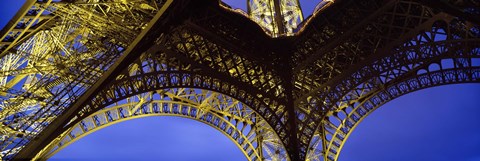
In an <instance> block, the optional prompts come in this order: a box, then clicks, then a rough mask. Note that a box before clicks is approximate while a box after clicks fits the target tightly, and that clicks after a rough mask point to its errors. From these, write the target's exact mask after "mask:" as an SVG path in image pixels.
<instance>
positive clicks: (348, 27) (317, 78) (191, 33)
mask: <svg viewBox="0 0 480 161" xmlns="http://www.w3.org/2000/svg"><path fill="white" fill-rule="evenodd" d="M139 2H140V1H139ZM152 2H153V1H152ZM168 2H171V1H168ZM205 2H207V1H205ZM347 2H348V3H347ZM162 3H163V1H162ZM174 3H176V5H173V7H175V9H177V10H178V11H177V12H173V11H171V12H167V14H166V15H167V16H165V17H163V18H164V19H161V20H159V21H162V22H158V24H156V23H155V25H159V24H160V25H159V26H160V27H159V29H157V30H155V29H154V31H153V30H152V31H151V32H150V31H149V32H148V34H147V35H148V36H146V37H147V38H146V39H142V40H148V41H145V42H143V43H140V45H139V46H140V47H138V48H139V49H138V50H136V49H137V48H135V47H129V48H128V49H130V48H134V49H132V50H134V51H135V52H133V53H135V54H134V56H132V57H128V58H133V59H132V60H131V61H127V62H128V63H125V64H122V65H121V68H119V69H118V70H119V72H115V74H113V76H111V77H110V76H109V75H107V76H105V75H104V73H108V71H110V70H109V68H110V67H111V66H112V64H113V65H115V64H114V62H117V60H118V59H120V58H119V57H120V55H122V56H123V55H125V54H127V55H128V54H129V52H124V51H129V50H128V49H125V48H124V47H125V46H128V45H131V43H132V42H131V41H132V40H133V39H134V38H135V36H134V35H141V34H138V33H140V29H137V28H135V29H136V30H135V32H133V33H132V32H131V31H130V32H128V33H129V34H125V35H126V37H125V36H122V37H120V38H121V39H118V40H117V39H115V35H117V34H120V33H124V31H123V30H121V29H122V27H121V26H119V25H113V27H117V28H115V29H108V30H109V31H111V32H108V33H102V32H100V31H103V30H102V29H101V27H97V28H99V29H97V28H94V29H96V30H99V31H98V33H102V34H100V35H94V36H93V37H92V39H95V40H89V39H88V36H85V37H84V38H82V39H81V40H80V39H78V40H76V41H78V42H76V41H65V42H63V41H62V42H57V41H55V40H45V42H49V43H51V44H55V43H58V44H60V46H61V45H62V43H63V45H64V46H67V45H65V44H69V43H71V44H84V46H86V47H79V48H78V51H76V52H78V53H79V55H82V56H85V57H88V59H86V58H85V60H84V59H79V60H81V61H73V62H75V63H76V64H74V65H72V66H62V65H58V66H56V67H55V70H52V71H53V72H52V71H50V72H45V71H47V70H49V69H50V68H45V69H43V68H42V69H38V71H37V73H34V74H37V75H41V74H38V73H42V72H43V73H54V74H45V75H42V76H41V77H38V79H40V78H42V79H45V80H42V81H37V82H36V83H37V84H36V85H33V86H34V87H35V88H37V87H38V89H40V90H36V91H35V93H29V92H26V93H24V94H22V95H21V96H22V98H25V99H24V100H28V101H29V100H33V102H34V103H35V106H36V108H37V109H40V110H38V111H37V112H38V114H37V113H35V114H33V115H30V114H29V115H27V116H22V117H21V118H20V119H19V118H15V117H13V116H15V115H12V116H10V117H11V118H10V120H13V121H11V122H7V123H6V124H7V126H8V127H14V128H11V129H10V131H9V129H7V128H5V129H6V130H4V131H2V134H3V133H7V134H8V137H9V138H7V139H4V140H2V142H1V145H2V150H5V149H6V150H8V151H7V152H6V154H5V155H4V156H8V157H7V159H8V158H10V157H13V155H14V154H17V150H18V149H21V148H22V147H23V146H24V145H27V143H29V141H30V142H35V140H34V138H35V137H37V136H38V137H37V138H42V139H43V140H42V143H49V141H48V139H52V137H51V138H46V137H49V135H43V136H41V135H38V133H37V132H42V129H44V128H46V127H52V126H48V125H50V123H52V120H54V119H56V117H55V116H59V115H60V114H63V113H64V110H65V111H67V112H69V111H73V112H72V113H74V114H72V115H73V116H72V117H70V116H68V118H67V119H65V120H67V121H63V122H62V123H59V124H57V125H58V126H57V128H55V129H56V130H57V131H60V132H65V133H63V134H61V135H60V134H59V135H60V137H58V138H57V139H55V138H56V137H53V139H52V140H53V142H50V143H51V144H50V146H49V149H46V150H44V151H42V153H41V154H39V155H38V157H46V156H50V155H52V154H54V153H55V150H57V149H61V148H63V147H65V146H66V145H68V144H69V143H71V142H73V141H75V140H77V139H79V138H81V137H82V136H84V135H87V134H88V133H90V132H93V131H95V130H97V129H101V128H103V127H106V126H108V125H111V124H114V123H116V122H120V121H122V120H128V119H132V118H138V117H147V116H164V115H169V116H180V117H187V118H192V119H195V120H198V121H201V122H203V123H206V124H208V125H210V126H212V127H214V128H216V129H217V130H219V131H221V132H222V133H224V134H225V135H226V136H227V137H229V138H230V139H232V141H234V142H235V143H236V144H237V146H239V147H240V148H241V149H243V152H244V154H246V156H247V158H249V159H250V160H255V159H272V160H274V159H280V160H288V159H290V160H304V159H307V160H311V161H312V160H324V161H330V160H337V158H338V155H339V154H340V150H341V148H342V146H343V144H344V143H345V141H346V140H347V138H348V136H349V134H350V133H351V132H352V131H353V129H354V128H355V127H356V125H358V124H359V123H360V122H361V121H362V120H363V119H364V118H365V117H366V116H367V115H368V114H369V113H371V112H372V111H374V110H375V109H376V108H378V107H379V106H381V105H382V104H384V103H386V102H388V101H390V100H392V99H395V98H397V97H399V96H401V95H404V94H407V93H409V92H413V91H416V90H420V89H424V88H429V87H434V86H439V85H445V84H456V83H478V82H479V78H478V77H479V66H480V64H479V63H478V62H479V61H478V59H479V57H480V56H479V53H480V51H479V50H480V49H479V46H480V39H479V37H480V29H479V26H478V24H474V23H471V22H469V21H465V20H463V19H461V18H458V17H455V16H453V15H449V14H447V13H444V12H441V11H437V10H436V9H435V8H432V7H429V6H426V5H425V4H423V3H421V2H420V1H413V0H389V1H378V0H364V1H361V2H360V1H354V0H350V1H339V3H337V4H335V3H334V4H333V5H332V6H331V7H329V8H326V9H323V10H322V12H323V13H321V14H317V15H316V16H317V17H314V18H312V19H310V20H308V22H306V23H305V25H306V26H305V28H304V29H302V30H303V31H302V33H299V34H298V35H296V36H297V38H292V39H290V38H285V39H275V40H272V39H270V38H269V37H268V36H266V35H265V33H263V32H262V31H261V29H260V28H259V27H258V26H256V25H255V24H254V23H253V22H250V21H249V20H248V19H246V18H244V17H243V16H240V15H238V14H236V13H233V12H228V11H227V10H224V8H222V7H219V6H217V5H211V4H210V6H209V3H203V1H202V2H197V1H181V0H180V1H175V2H174ZM211 3H212V4H213V3H216V1H211ZM138 6H142V5H132V7H138ZM71 7H75V5H71ZM190 7H191V8H190ZM192 8H195V10H190V9H192ZM86 9H91V11H92V12H97V11H99V9H97V8H95V7H92V8H86ZM64 10H65V8H64ZM157 10H158V9H157ZM157 10H155V11H157ZM60 11H63V10H60ZM122 11H124V10H122ZM141 11H145V9H143V8H142V9H139V11H137V12H141ZM334 11H335V12H334ZM65 12H66V11H65ZM152 13H155V12H153V11H152ZM118 15H122V14H118ZM107 18H108V17H107ZM150 18H151V16H148V17H146V18H144V19H145V21H146V20H149V19H150ZM118 19H119V20H123V19H121V18H118ZM133 19H135V18H132V22H133ZM171 19H174V20H171ZM62 20H63V19H62ZM87 20H89V19H87ZM65 22H69V21H66V20H65ZM69 23H70V22H69ZM96 23H98V22H96ZM295 23H296V22H295ZM78 24H80V25H83V26H91V24H90V21H85V22H81V23H78ZM100 24H102V23H100ZM119 24H121V23H119ZM149 25H150V26H152V25H151V24H149ZM133 26H135V25H133ZM252 26H253V27H252ZM64 28H66V29H70V28H73V27H71V26H70V28H69V27H64ZM87 28H88V27H87ZM55 30H57V29H56V28H55ZM55 30H52V31H55ZM117 30H118V31H117ZM114 31H117V32H114ZM55 32H57V31H55ZM58 32H59V33H62V32H64V33H63V34H67V33H68V32H67V31H66V30H65V31H63V30H62V31H58ZM85 33H89V34H90V33H97V31H95V32H93V31H91V32H88V31H86V32H85ZM85 33H81V32H80V35H81V34H84V35H89V34H85ZM142 33H143V31H142ZM68 34H70V33H68ZM78 34H79V33H77V32H75V33H73V34H72V35H73V36H72V37H75V36H78ZM105 35H106V36H105ZM38 37H39V38H43V37H42V36H41V35H40V34H39V36H38ZM44 37H47V36H44ZM105 37H106V39H110V40H105V39H104V38H105ZM117 41H120V42H117ZM39 42H40V41H39ZM37 43H38V42H37ZM36 45H38V44H35V43H33V45H32V46H36ZM136 45H138V44H133V46H136ZM84 48H91V49H100V50H98V51H89V50H87V51H85V50H84ZM35 49H36V48H35ZM32 50H33V48H32ZM282 50H284V51H282ZM26 51H28V50H26ZM39 51H43V50H39ZM46 52H49V53H50V52H57V51H46ZM290 52H291V53H290ZM58 53H60V54H58V55H61V54H63V53H62V52H61V51H60V52H58ZM92 53H93V56H89V55H87V54H92ZM36 54H38V53H36ZM32 55H33V54H32ZM29 56H30V55H26V57H29ZM90 57H93V58H90ZM62 58H64V59H65V60H68V59H69V57H62ZM64 59H61V60H64ZM95 59H98V60H100V61H98V60H95ZM72 60H75V59H72ZM103 60H108V61H105V62H102V61H103ZM66 62H67V63H68V61H66ZM56 68H62V69H56ZM107 70H108V71H107ZM25 71H26V70H24V71H21V72H25ZM21 72H20V73H19V74H18V73H17V74H18V75H21V74H25V73H21ZM55 72H57V73H55ZM72 72H73V73H75V74H77V75H75V74H70V75H62V74H63V73H72ZM12 73H13V74H12ZM59 73H62V74H59ZM8 74H10V75H15V72H11V73H7V75H8ZM10 75H8V76H10ZM103 78H105V79H107V80H106V81H105V82H106V83H102V84H101V85H102V86H99V87H95V89H93V90H92V91H93V92H91V93H95V94H92V96H88V95H87V96H85V95H82V94H83V93H84V92H85V91H87V90H88V91H90V87H93V86H94V85H95V84H96V82H98V80H101V79H103ZM22 79H23V77H22ZM27 85H29V84H28V83H27ZM103 85H104V86H103ZM32 89H33V88H32ZM49 92H50V93H51V94H53V95H48V94H49ZM85 93H88V92H85ZM0 94H1V93H0ZM40 96H41V97H40ZM215 96H217V97H215ZM27 98H28V99H27ZM206 98H216V99H218V98H222V99H224V101H225V102H226V103H227V104H228V103H230V105H232V106H231V107H229V108H224V107H223V106H222V104H221V103H219V102H221V101H218V100H217V101H216V102H215V101H213V102H212V101H199V100H205V99H206ZM227 98H228V99H227ZM11 100H13V99H11ZM77 100H82V101H78V102H80V103H78V102H76V101H77ZM213 100H215V99H213ZM162 101H163V102H162ZM14 103H16V102H14ZM132 104H137V105H132ZM202 104H203V105H202ZM240 104H241V105H240ZM16 105H17V106H15V107H13V106H11V108H12V109H13V111H15V109H16V108H20V107H21V105H22V104H16ZM163 105H166V108H155V107H164V106H163ZM207 105H210V106H207ZM236 105H238V107H239V108H240V109H241V110H240V111H242V110H244V111H242V112H238V111H237V112H233V111H229V110H227V111H225V109H233V108H234V107H236ZM71 107H78V108H75V109H74V110H71V109H72V108H71ZM212 107H213V108H212ZM247 107H248V108H247ZM1 112H3V111H1ZM107 113H108V114H107ZM0 114H2V113H0ZM122 114H123V115H122ZM2 116H3V115H2ZM5 116H6V115H5ZM61 116H63V115H61ZM207 116H211V117H207ZM23 118H27V119H25V120H26V121H25V120H21V119H23ZM217 118H218V119H219V122H218V123H215V122H216V121H215V119H217ZM28 119H30V120H28ZM18 120H20V121H18ZM32 120H33V121H32ZM39 120H40V121H39ZM212 120H213V121H212ZM239 120H242V121H239ZM15 121H17V122H15ZM220 122H222V123H225V124H222V123H220ZM17 124H18V125H17ZM13 125H15V126H13ZM223 125H225V126H223ZM264 125H265V126H264ZM267 125H268V126H267ZM2 126H3V124H2ZM97 126H98V127H97ZM259 126H262V127H261V128H260V127H259ZM228 127H231V128H232V130H231V131H229V128H228ZM244 127H245V128H244ZM247 127H249V128H247ZM12 129H13V130H12ZM31 129H35V133H27V131H29V130H31ZM245 129H247V131H244V130H245ZM252 129H258V130H257V131H260V132H257V131H255V130H252ZM235 130H237V131H235ZM248 130H250V131H248ZM262 130H263V132H262ZM252 131H253V132H252ZM21 132H23V133H21ZM236 132H238V135H235V134H237V133H236ZM52 133H54V132H52ZM54 134H55V133H54ZM263 135H268V137H269V138H274V139H272V140H273V141H272V140H268V139H267V140H265V139H263V140H262V139H259V136H262V137H263ZM3 136H7V135H3ZM45 138H46V139H45ZM252 138H255V139H256V140H255V139H252ZM2 139H3V138H2ZM32 140H33V141H32ZM44 140H47V141H44ZM247 140H248V141H247ZM267 143H269V144H267ZM14 144H15V145H14ZM11 145H14V146H15V149H14V150H12V149H8V148H10V147H12V146H11ZM264 145H265V146H264ZM269 146H271V148H270V147H269ZM35 148H36V147H33V148H30V149H35ZM276 148H277V149H276ZM273 149H275V150H273ZM279 149H280V150H279ZM37 150H38V148H37ZM268 151H270V152H271V153H269V152H268ZM272 151H275V152H272ZM26 153H30V152H25V153H24V154H25V155H26V156H28V155H30V154H26ZM267 153H268V154H267ZM2 157H3V152H2Z"/></svg>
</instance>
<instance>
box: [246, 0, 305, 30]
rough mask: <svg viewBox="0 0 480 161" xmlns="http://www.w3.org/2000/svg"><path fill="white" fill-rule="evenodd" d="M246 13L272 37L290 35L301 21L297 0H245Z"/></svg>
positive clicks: (301, 15)
mask: <svg viewBox="0 0 480 161" xmlns="http://www.w3.org/2000/svg"><path fill="white" fill-rule="evenodd" d="M247 3H248V15H249V17H250V19H252V20H253V21H255V22H256V23H258V25H260V26H261V27H262V28H264V29H265V30H266V32H267V33H268V34H270V35H271V36H272V37H279V36H292V35H293V34H294V33H295V30H296V29H297V27H298V25H299V24H300V23H301V22H302V21H303V13H302V10H301V9H300V2H298V0H247Z"/></svg>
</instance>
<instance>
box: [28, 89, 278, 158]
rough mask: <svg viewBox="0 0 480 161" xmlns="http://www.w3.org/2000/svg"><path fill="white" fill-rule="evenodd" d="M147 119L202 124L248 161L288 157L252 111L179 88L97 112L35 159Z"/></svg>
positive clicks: (220, 97)
mask: <svg viewBox="0 0 480 161" xmlns="http://www.w3.org/2000/svg"><path fill="white" fill-rule="evenodd" d="M149 116H177V117H184V118H189V119H193V120H196V121H200V122H202V123H205V124H207V125H209V126H211V127H213V128H215V129H217V130H219V131H220V132H222V133H223V134H224V135H225V136H227V137H228V138H229V139H231V140H232V141H233V142H234V143H235V144H236V145H237V147H238V148H239V149H240V150H241V151H242V152H243V154H244V155H245V157H246V158H247V159H248V160H284V159H285V158H286V157H287V156H286V152H285V149H284V148H283V146H282V143H281V141H280V140H279V138H278V136H277V135H276V134H275V132H274V131H272V128H271V127H270V125H269V124H268V123H267V122H266V121H265V120H264V119H263V118H261V117H259V115H258V114H256V113H255V111H254V110H252V109H250V108H249V107H246V106H245V105H243V104H242V103H241V102H240V101H238V100H234V99H232V98H231V97H228V96H226V95H223V94H220V93H217V92H213V91H207V90H200V89H185V88H180V89H169V90H158V91H154V92H148V93H144V94H140V95H136V96H133V97H129V98H127V99H126V100H122V101H119V102H116V103H115V104H113V105H111V106H109V107H106V108H104V109H102V110H99V111H97V112H95V113H93V114H91V115H90V116H88V117H86V118H84V119H83V120H82V121H80V122H78V123H76V124H75V125H73V126H72V127H71V128H69V129H68V130H67V131H65V132H64V133H63V134H62V135H60V136H59V137H58V138H56V139H55V140H54V141H53V142H52V143H50V145H49V146H47V147H45V149H44V150H42V152H44V153H42V152H41V153H39V155H38V157H37V158H42V159H47V158H50V157H51V156H53V155H54V154H55V153H56V152H58V151H60V150H61V149H63V148H64V147H66V146H68V145H69V144H71V143H73V142H75V141H77V140H78V139H80V138H82V137H83V136H86V135H88V134H90V133H93V132H95V131H97V130H100V129H102V128H104V127H108V126H110V125H113V124H116V123H119V122H122V121H126V120H130V119H136V118H142V117H149ZM277 152H280V153H277Z"/></svg>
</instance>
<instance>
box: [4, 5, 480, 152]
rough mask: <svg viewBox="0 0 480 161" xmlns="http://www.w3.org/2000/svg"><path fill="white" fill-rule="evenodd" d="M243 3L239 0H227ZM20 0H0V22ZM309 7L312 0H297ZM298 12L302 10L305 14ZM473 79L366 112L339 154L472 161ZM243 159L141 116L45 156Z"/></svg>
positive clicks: (224, 142) (223, 144) (476, 143)
mask: <svg viewBox="0 0 480 161" xmlns="http://www.w3.org/2000/svg"><path fill="white" fill-rule="evenodd" d="M230 1H231V2H230V3H231V4H232V6H238V7H239V8H243V7H242V6H244V5H242V4H245V1H241V0H230ZM21 2H23V1H12V0H0V14H1V15H2V16H1V17H0V18H1V19H0V27H1V26H4V25H5V23H6V22H7V21H8V20H9V19H10V17H11V16H13V14H15V12H16V11H17V10H18V8H19V7H20V6H21V4H22V3H21ZM301 2H302V8H303V9H304V11H305V12H311V11H312V10H313V8H314V7H315V4H316V3H317V2H318V0H314V1H310V0H308V1H307V0H303V1H301ZM307 16H308V14H307V15H305V17H307ZM479 98H480V84H464V85H448V86H441V87H436V88H430V89H426V90H421V91H418V92H414V93H412V94H408V95H405V96H402V97H400V98H398V99H396V100H393V101H391V102H389V103H387V104H386V105H384V106H383V107H381V108H380V109H379V110H377V111H375V112H374V113H373V114H372V115H370V116H369V117H367V118H366V119H365V120H364V121H363V123H361V124H360V125H359V126H358V127H357V129H356V130H355V131H354V132H353V134H352V135H351V137H350V139H349V140H348V141H347V143H346V145H345V147H344V149H343V151H342V154H341V156H340V161H385V160H388V161H405V160H408V161H452V160H455V161H480V150H479V149H480V100H479ZM65 159H68V160H72V159H76V160H166V161H193V160H195V161H213V160H222V161H223V160H233V161H241V160H246V159H245V157H244V156H243V154H242V153H241V152H240V150H238V149H237V147H236V146H235V145H234V144H233V143H232V142H231V141H230V140H229V139H228V138H227V137H225V136H224V135H223V134H221V133H220V132H217V131H216V130H215V129H213V128H211V127H209V126H207V125H204V124H202V123H200V122H196V121H193V120H189V119H185V118H175V117H149V118H143V119H136V120H131V121H126V122H122V123H119V124H116V125H114V126H110V127H107V128H105V129H102V130H100V131H97V132H95V133H93V134H91V135H89V136H87V137H85V138H83V139H81V140H79V141H77V142H76V143H74V144H72V145H70V146H69V147H67V148H65V149H64V150H63V151H61V152H59V153H58V154H57V155H55V156H54V157H53V158H52V159H51V160H65Z"/></svg>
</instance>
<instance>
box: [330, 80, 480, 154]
mask: <svg viewBox="0 0 480 161" xmlns="http://www.w3.org/2000/svg"><path fill="white" fill-rule="evenodd" d="M479 96H480V85H479V84H461V85H447V86H440V87H434V88H429V89H424V90H420V91H416V92H413V93H411V94H408V95H404V96H401V97H399V98H397V99H394V100H392V101H391V102H388V103H386V104H385V105H383V106H381V108H379V109H377V110H376V111H375V112H373V113H372V114H371V115H369V117H367V119H364V120H363V121H362V123H361V124H359V125H358V126H357V127H356V130H354V131H355V132H353V133H352V134H351V135H350V136H349V139H348V141H347V143H346V144H345V146H344V147H343V150H342V153H341V155H340V157H339V160H345V161H348V160H371V161H377V160H378V161H379V160H392V161H395V160H412V161H417V160H418V161H420V160H422V161H429V160H436V161H444V160H445V161H446V160H478V159H480V155H479V154H478V151H477V150H476V149H479V148H480V117H479V116H480V108H479V107H480V102H479V101H478V100H477V99H478V97H479ZM353 158H354V159H353Z"/></svg>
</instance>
